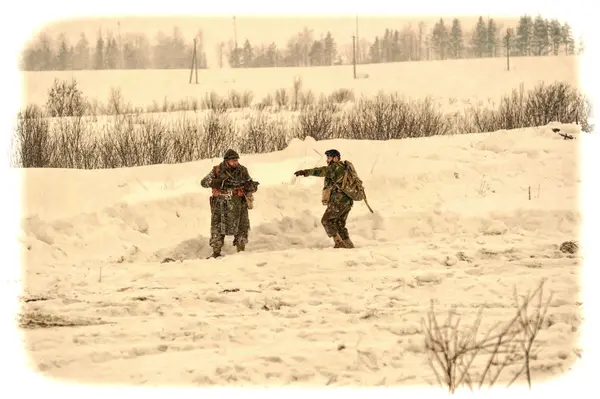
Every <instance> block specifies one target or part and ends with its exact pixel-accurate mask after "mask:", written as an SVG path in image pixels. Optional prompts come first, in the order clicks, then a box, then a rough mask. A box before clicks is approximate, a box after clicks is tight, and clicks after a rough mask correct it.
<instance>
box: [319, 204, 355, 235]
mask: <svg viewBox="0 0 600 399" xmlns="http://www.w3.org/2000/svg"><path fill="white" fill-rule="evenodd" d="M352 205H353V204H352V203H347V202H330V203H329V204H328V205H327V209H326V210H325V213H324V214H323V217H322V218H321V223H322V224H323V227H324V228H325V232H326V233H327V236H329V237H333V236H335V235H336V234H339V235H340V237H342V239H344V240H345V239H348V238H349V235H348V229H347V228H346V220H347V219H348V215H349V214H350V211H351V210H352Z"/></svg>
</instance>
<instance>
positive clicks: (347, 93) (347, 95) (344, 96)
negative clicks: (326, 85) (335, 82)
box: [329, 89, 354, 104]
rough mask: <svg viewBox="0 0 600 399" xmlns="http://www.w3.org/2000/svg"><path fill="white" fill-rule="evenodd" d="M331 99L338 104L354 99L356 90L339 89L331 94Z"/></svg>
mask: <svg viewBox="0 0 600 399" xmlns="http://www.w3.org/2000/svg"><path fill="white" fill-rule="evenodd" d="M329 101H331V102H335V103H338V104H341V103H345V102H348V101H354V92H353V91H352V90H350V89H337V90H335V91H334V92H333V93H331V94H330V95H329Z"/></svg>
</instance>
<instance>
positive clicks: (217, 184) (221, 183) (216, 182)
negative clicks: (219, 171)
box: [210, 178, 223, 188]
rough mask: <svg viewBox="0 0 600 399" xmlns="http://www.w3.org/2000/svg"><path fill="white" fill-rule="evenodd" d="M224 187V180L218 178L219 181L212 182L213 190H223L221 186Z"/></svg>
mask: <svg viewBox="0 0 600 399" xmlns="http://www.w3.org/2000/svg"><path fill="white" fill-rule="evenodd" d="M222 185H223V180H222V179H218V178H217V179H213V180H212V181H211V182H210V186H211V187H212V188H221V186H222Z"/></svg>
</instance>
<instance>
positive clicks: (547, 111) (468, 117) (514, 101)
mask: <svg viewBox="0 0 600 399" xmlns="http://www.w3.org/2000/svg"><path fill="white" fill-rule="evenodd" d="M591 112H592V107H591V103H590V101H589V99H587V98H586V97H585V96H583V94H581V93H580V92H579V91H578V90H577V89H576V88H573V87H571V86H569V85H568V84H566V83H563V82H555V83H552V84H550V85H546V84H543V83H541V84H539V85H538V86H536V87H535V88H534V89H533V90H530V91H529V92H528V93H525V92H524V87H523V84H521V85H520V87H519V91H517V90H513V91H512V94H511V95H510V96H504V97H503V98H502V99H501V101H500V104H499V106H498V108H496V109H486V108H481V107H472V108H469V109H467V110H465V113H464V116H463V117H462V118H461V119H460V120H459V122H458V123H459V125H460V126H459V129H460V130H461V131H462V132H468V133H480V132H493V131H497V130H503V129H506V130H509V129H518V128H525V127H535V126H544V125H547V124H548V123H550V122H554V121H556V122H561V123H578V124H580V125H581V128H582V130H583V131H585V132H588V131H591V130H593V126H590V125H589V122H588V119H589V117H590V115H591Z"/></svg>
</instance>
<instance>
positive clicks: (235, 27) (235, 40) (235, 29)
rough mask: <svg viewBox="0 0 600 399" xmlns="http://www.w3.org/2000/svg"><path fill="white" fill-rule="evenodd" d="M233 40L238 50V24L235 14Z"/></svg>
mask: <svg viewBox="0 0 600 399" xmlns="http://www.w3.org/2000/svg"><path fill="white" fill-rule="evenodd" d="M233 41H234V43H235V49H236V50H237V47H238V41H237V24H236V22H235V15H234V16H233Z"/></svg>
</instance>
